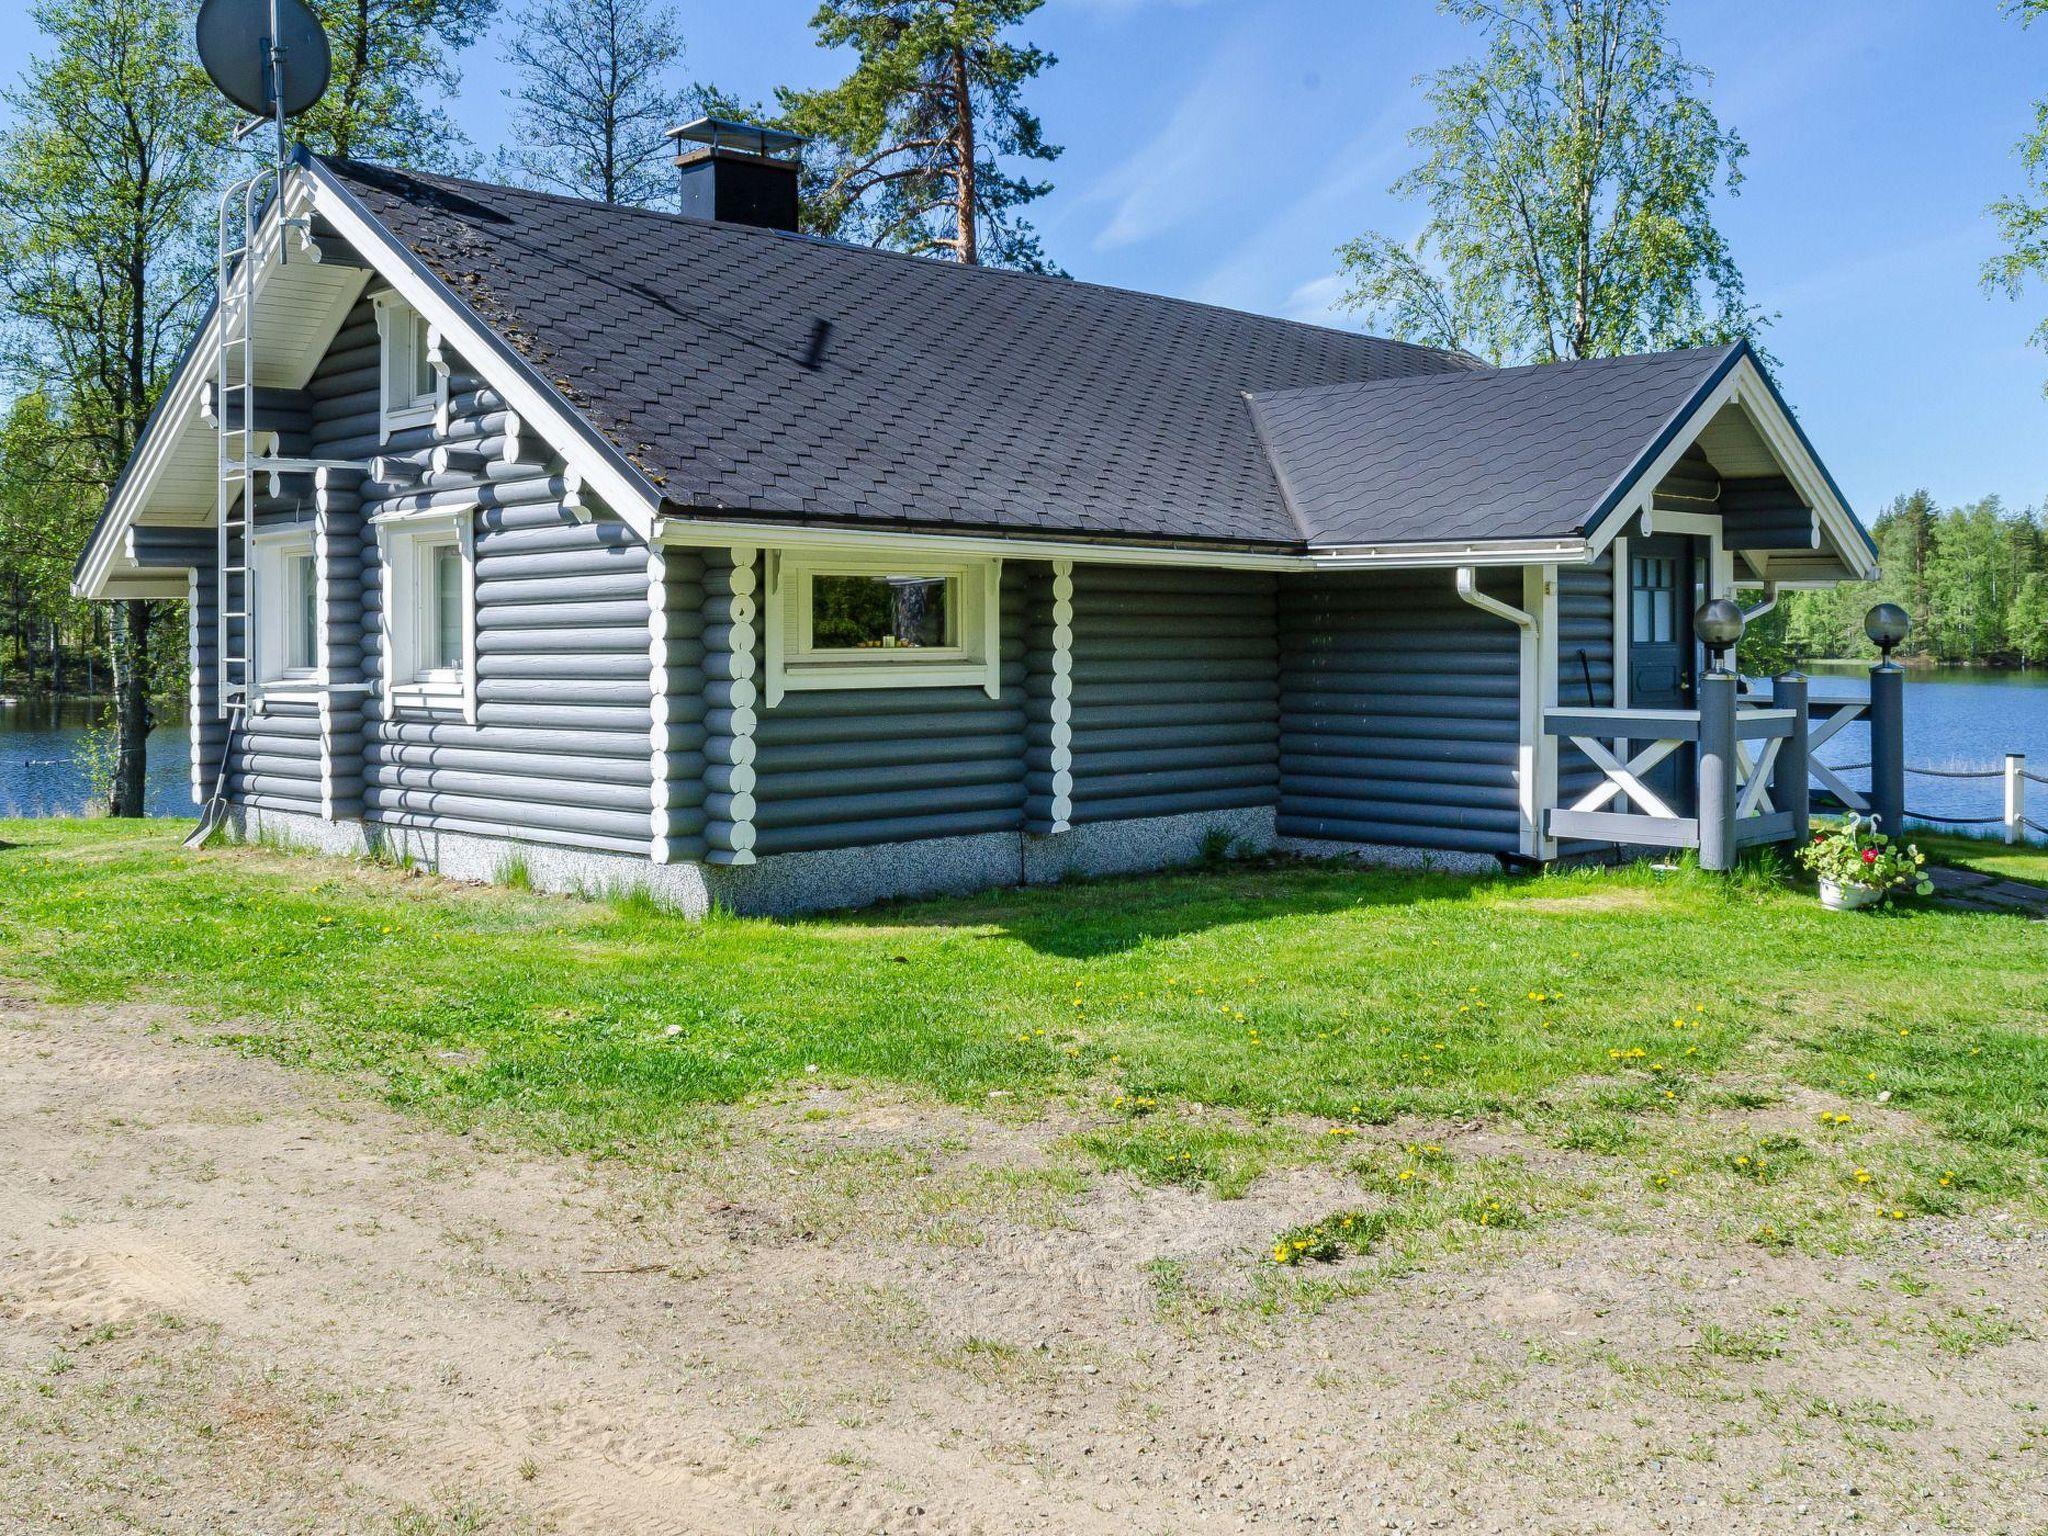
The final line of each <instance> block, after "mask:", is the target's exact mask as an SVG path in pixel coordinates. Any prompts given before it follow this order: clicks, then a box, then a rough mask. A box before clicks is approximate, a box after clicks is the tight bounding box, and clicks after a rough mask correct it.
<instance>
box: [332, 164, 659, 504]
mask: <svg viewBox="0 0 2048 1536" xmlns="http://www.w3.org/2000/svg"><path fill="white" fill-rule="evenodd" d="M300 174H302V175H304V176H305V177H306V178H307V179H308V180H309V181H310V182H311V184H312V186H313V204H312V206H313V207H314V208H316V209H317V210H318V211H319V212H320V214H321V215H322V216H323V217H324V218H326V219H327V221H328V222H329V223H331V224H332V225H333V226H334V227H335V229H336V230H337V231H338V232H339V233H340V234H341V236H342V238H343V239H345V240H346V241H348V243H349V244H350V245H352V246H354V247H355V249H356V250H357V251H358V252H359V253H361V255H362V256H363V257H364V258H365V259H366V260H368V261H369V262H370V263H371V264H372V265H373V266H374V267H375V268H376V269H377V273H378V275H379V276H380V277H382V278H383V279H384V281H386V282H387V283H389V284H390V285H391V287H392V289H393V290H394V291H395V292H396V293H397V294H398V296H399V297H400V298H401V299H403V300H404V301H405V302H406V303H407V304H409V305H411V306H412V307H413V308H414V309H415V310H417V311H418V312H419V313H421V314H423V315H425V316H426V317H427V321H428V323H429V325H431V326H433V327H435V328H436V329H437V330H438V331H439V332H440V334H441V335H442V336H445V337H447V338H448V339H449V340H451V341H452V342H453V343H454V345H455V349H456V350H457V351H458V352H460V353H461V354H462V357H463V360H464V361H465V362H466V363H467V364H468V365H469V367H470V368H471V369H473V370H474V371H475V372H476V373H477V375H478V376H479V377H481V378H482V379H483V380H484V381H485V382H486V383H487V384H489V385H490V386H491V388H492V389H493V390H495V391H496V392H497V393H498V394H500V395H502V396H503V397H504V400H505V404H506V407H507V408H508V409H509V410H511V411H512V412H514V413H515V414H516V415H517V416H518V417H519V419H520V420H521V421H522V422H524V423H525V424H527V425H529V426H531V427H532V428H533V429H534V431H535V433H536V434H537V435H538V436H539V437H540V438H541V439H542V440H543V441H545V442H546V443H547V445H548V446H549V447H550V448H552V449H553V450H554V451H555V452H556V453H558V454H560V455H561V456H562V458H563V460H564V461H565V462H566V463H567V464H568V466H569V468H570V470H572V471H573V472H574V473H575V475H576V476H577V477H578V479H579V481H580V483H581V485H583V486H587V487H588V488H589V489H591V490H592V491H593V492H595V493H596V495H597V497H598V499H599V500H600V501H602V502H603V503H604V504H605V505H606V506H607V507H609V508H610V509H611V510H612V511H613V512H615V513H616V514H618V516H619V517H621V518H622V519H624V521H625V523H626V525H627V526H628V527H630V528H631V529H633V531H634V532H636V533H638V534H639V535H640V537H641V538H643V539H647V540H651V539H652V538H653V537H654V529H655V523H656V520H657V518H658V516H659V510H660V505H661V496H660V493H659V492H658V491H656V490H655V488H654V486H653V484H652V483H651V482H650V481H648V479H647V478H646V477H645V476H644V475H642V474H640V473H639V472H638V471H637V470H633V469H631V468H630V467H628V466H627V465H626V463H625V459H624V455H622V454H620V453H619V452H618V450H617V449H616V448H614V447H613V446H612V445H611V444H609V443H607V442H606V441H605V440H604V438H603V437H602V435H601V434H599V433H598V432H597V430H596V429H595V428H594V427H592V426H591V425H590V424H589V422H587V421H585V420H584V418H583V416H582V413H581V412H579V411H577V410H576V409H575V408H574V407H572V406H571V405H569V403H568V402H567V401H565V400H563V399H562V397H561V395H560V394H558V393H557V392H556V391H555V390H554V389H553V388H552V387H550V386H548V385H546V384H545V383H543V382H542V381H541V380H540V378H539V376H538V375H537V374H535V373H534V372H533V370H532V368H531V367H530V366H529V365H527V364H525V363H524V362H522V361H518V360H516V358H515V356H514V354H512V353H511V352H510V351H509V350H508V349H507V348H506V346H505V344H504V343H503V342H501V341H500V340H499V338H498V337H497V336H496V335H495V334H493V333H492V332H491V331H490V330H489V329H488V328H487V327H485V326H483V325H482V324H480V323H479V322H478V321H477V320H476V319H475V317H474V316H472V315H471V314H470V312H469V310H468V309H467V308H466V307H464V306H463V305H461V304H460V303H458V302H457V301H456V300H455V299H454V298H453V297H452V296H451V295H450V294H449V293H448V291H447V290H446V289H445V288H444V287H443V286H442V284H441V283H440V281H439V280H438V279H436V278H434V277H433V276H432V275H431V274H429V273H428V271H427V269H426V268H425V266H423V265H422V264H421V263H420V262H419V261H418V259H417V258H415V257H414V256H413V254H412V253H411V252H410V251H408V250H407V249H405V247H404V246H402V245H400V244H399V243H398V242H397V240H395V239H394V238H393V237H392V236H391V234H390V232H389V231H387V230H386V229H385V228H384V226H383V225H381V224H379V223H378V222H377V221H376V220H375V219H373V218H371V217H370V216H369V214H368V212H367V211H366V210H364V209H363V207H362V206H361V205H360V204H359V203H357V202H356V200H355V199H354V198H353V197H352V196H350V195H349V192H348V190H347V188H345V187H343V186H342V185H341V184H340V183H339V182H336V181H334V180H333V179H331V178H330V177H329V176H328V175H327V174H326V173H325V171H324V170H323V169H322V168H321V167H320V166H319V164H318V163H317V162H315V163H313V164H312V165H310V166H308V167H306V168H305V169H304V170H303V171H302V172H301V173H300Z"/></svg>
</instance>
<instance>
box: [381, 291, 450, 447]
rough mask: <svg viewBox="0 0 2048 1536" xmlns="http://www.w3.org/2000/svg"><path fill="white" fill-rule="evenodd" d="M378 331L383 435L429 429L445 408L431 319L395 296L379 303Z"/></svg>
mask: <svg viewBox="0 0 2048 1536" xmlns="http://www.w3.org/2000/svg"><path fill="white" fill-rule="evenodd" d="M377 329H378V333H379V334H380V335H381V336H382V338H383V353H384V366H383V390H382V398H383V418H382V423H383V424H382V435H383V436H384V437H387V438H388V437H389V436H390V435H391V434H392V433H393V432H395V431H397V430H399V429H400V428H403V427H418V426H425V425H427V424H429V423H430V422H432V421H433V420H434V417H435V414H436V412H437V411H438V410H439V408H440V404H441V370H440V369H439V368H437V367H436V366H435V336H434V330H433V327H432V326H431V325H430V324H428V322H427V317H426V316H425V315H422V314H420V313H419V312H418V311H416V310H414V309H413V308H411V307H410V306H409V305H407V304H405V303H404V302H403V301H402V300H400V299H399V298H398V297H397V296H396V295H394V294H385V295H384V296H383V297H382V298H380V299H379V300H378V301H377Z"/></svg>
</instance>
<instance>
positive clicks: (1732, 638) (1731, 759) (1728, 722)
mask: <svg viewBox="0 0 2048 1536" xmlns="http://www.w3.org/2000/svg"><path fill="white" fill-rule="evenodd" d="M1742 628H1743V623H1742V610H1741V609H1740V608H1738V607H1736V606H1735V604H1733V603H1731V602H1730V601H1729V600H1728V599H1727V598H1725V597H1717V598H1713V599H1712V600H1710V601H1708V602H1704V603H1701V604H1700V606H1699V608H1698V609H1697V610H1696V611H1695V612H1694V613H1693V616H1692V632H1693V633H1694V634H1695V635H1697V636H1699V639H1700V643H1701V644H1702V645H1704V646H1705V647H1706V648H1707V651H1708V653H1709V654H1710V655H1711V656H1712V657H1713V658H1714V664H1713V667H1712V669H1711V670H1710V671H1709V672H1708V673H1707V675H1706V676H1705V677H1703V678H1701V679H1700V687H1699V699H1700V739H1699V773H1698V784H1699V823H1700V868H1702V869H1717V870H1728V869H1733V868H1734V867H1735V798H1736V779H1737V777H1738V775H1737V773H1736V765H1735V689H1736V682H1735V673H1734V671H1733V670H1732V669H1731V668H1730V666H1729V658H1730V657H1731V656H1732V655H1733V654H1734V651H1735V647H1736V646H1737V645H1739V644H1740V643H1741V641H1742Z"/></svg>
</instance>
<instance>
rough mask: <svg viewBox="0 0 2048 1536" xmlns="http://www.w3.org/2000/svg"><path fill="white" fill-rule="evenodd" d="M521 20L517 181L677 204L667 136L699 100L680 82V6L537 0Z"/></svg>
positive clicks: (634, 201)
mask: <svg viewBox="0 0 2048 1536" xmlns="http://www.w3.org/2000/svg"><path fill="white" fill-rule="evenodd" d="M514 25H515V29H516V30H515V31H514V33H513V36H512V40H511V41H510V43H509V44H507V46H506V49H505V62H506V63H507V64H509V65H510V66H511V67H512V69H513V70H514V72H515V73H516V75H517V77H518V83H517V84H516V85H514V86H512V87H511V88H510V89H508V90H507V91H506V92H505V95H506V96H507V97H508V98H509V99H510V100H511V101H512V103H513V105H514V106H515V107H516V108H517V112H516V114H515V120H514V125H513V130H512V131H513V134H514V136H515V138H516V139H517V141H518V142H517V143H516V144H515V145H514V146H513V147H512V148H510V149H508V150H506V151H505V153H504V155H503V157H502V163H503V165H504V169H505V171H506V173H507V174H508V175H509V176H510V178H511V179H512V180H515V181H518V182H521V183H523V184H524V185H527V186H533V187H541V188H544V189H546V190H549V191H554V192H566V193H568V194H569V195H570V196H572V197H589V198H596V199H597V200H599V201H601V202H607V203H626V204H630V205H633V206H637V207H646V206H648V205H650V204H652V203H655V202H656V201H667V202H669V203H673V202H674V199H675V175H674V172H673V171H672V170H670V168H669V167H668V165H667V164H666V158H665V156H664V153H663V151H664V149H665V147H666V146H665V145H664V144H663V141H662V134H663V133H664V132H666V131H667V130H668V129H670V128H673V127H675V126H677V125H678V124H679V123H681V122H682V121H683V119H684V117H685V116H687V115H689V110H690V104H691V101H692V94H691V92H690V91H689V90H688V89H686V88H681V87H678V86H677V85H676V84H675V83H674V81H673V80H672V79H671V75H672V72H673V71H674V69H675V68H676V66H677V65H678V64H679V63H680V62H681V60H682V57H683V38H682V31H681V28H680V26H679V24H678V23H677V21H676V16H675V12H673V11H672V10H669V9H667V8H665V7H656V6H654V5H651V4H650V3H649V0H530V3H529V4H528V5H526V6H525V8H524V9H522V10H521V11H520V12H519V13H518V15H517V16H516V17H515V18H514Z"/></svg>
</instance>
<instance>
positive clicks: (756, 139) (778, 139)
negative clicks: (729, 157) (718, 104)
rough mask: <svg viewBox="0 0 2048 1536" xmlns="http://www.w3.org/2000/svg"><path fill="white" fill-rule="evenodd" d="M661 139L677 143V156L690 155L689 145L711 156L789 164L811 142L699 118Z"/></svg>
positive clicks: (728, 121) (758, 126)
mask: <svg viewBox="0 0 2048 1536" xmlns="http://www.w3.org/2000/svg"><path fill="white" fill-rule="evenodd" d="M662 137H663V138H666V139H673V140H675V141H676V151H677V154H678V155H679V156H680V155H685V154H689V153H691V152H692V151H691V150H690V149H689V146H690V145H692V144H702V145H705V146H706V147H707V148H709V149H711V150H712V151H714V152H715V151H718V150H721V149H724V150H737V151H739V152H740V153H741V154H744V155H759V156H760V157H761V158H763V159H783V158H787V159H790V160H794V159H796V158H797V157H798V156H799V155H800V154H801V153H802V152H803V147H804V145H806V144H808V143H809V142H810V140H808V139H806V138H805V137H804V136H803V135H802V134H800V133H791V132H789V131H788V130H787V129H783V128H768V127H764V126H763V125H762V124H760V123H741V122H735V121H734V120H733V119H731V118H728V117H700V118H698V119H697V120H696V121H695V122H689V123H685V124H683V126H682V127H680V128H671V129H669V130H668V132H666V133H665V134H663V135H662ZM700 153H701V151H700Z"/></svg>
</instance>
